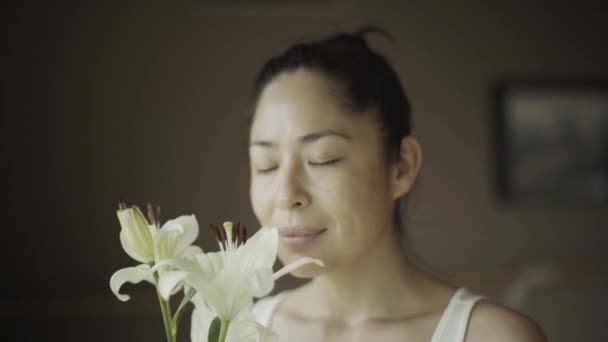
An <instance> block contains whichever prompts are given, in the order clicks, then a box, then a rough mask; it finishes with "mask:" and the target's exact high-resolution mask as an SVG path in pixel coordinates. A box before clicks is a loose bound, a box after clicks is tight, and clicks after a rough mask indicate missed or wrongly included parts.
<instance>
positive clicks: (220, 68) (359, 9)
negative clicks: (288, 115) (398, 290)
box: [0, 0, 608, 341]
mask: <svg viewBox="0 0 608 342" xmlns="http://www.w3.org/2000/svg"><path fill="white" fill-rule="evenodd" d="M598 3H599V2H598ZM2 12H3V13H2V17H3V18H4V19H3V26H4V29H3V32H2V35H3V38H4V39H3V42H4V43H3V44H2V45H3V48H2V51H3V61H4V62H3V67H4V68H3V72H2V78H1V79H2V102H1V106H2V109H1V113H2V116H1V117H2V125H1V127H2V134H0V137H1V138H0V139H2V145H1V146H2V151H1V152H2V154H1V156H2V168H1V169H2V179H3V180H4V182H3V183H4V189H5V190H3V193H4V199H5V201H4V202H5V203H4V204H3V208H2V218H3V219H4V224H5V227H4V233H3V234H1V235H0V236H1V240H0V241H1V245H2V248H0V253H2V254H1V260H2V261H3V267H2V274H3V276H2V283H1V284H2V285H1V287H0V289H1V290H2V296H1V298H0V315H1V317H2V323H3V325H4V326H5V328H6V329H5V330H4V331H6V332H7V333H10V332H11V331H12V332H16V333H18V336H20V338H19V339H20V340H22V341H30V340H31V341H35V340H43V341H46V340H48V341H51V340H56V339H57V340H62V341H72V340H74V341H78V340H87V341H111V340H116V341H127V340H143V339H146V340H147V341H162V340H163V331H162V322H161V320H160V312H159V310H158V307H157V303H156V302H155V301H156V299H155V295H154V292H153V291H152V287H151V286H149V285H144V284H140V285H137V286H127V287H126V288H125V292H128V293H130V294H132V300H131V301H130V302H127V303H122V302H119V301H118V300H117V299H116V298H115V297H114V296H113V295H112V293H111V292H110V289H109V285H108V283H109V277H110V275H111V274H112V273H113V272H114V271H115V270H117V269H119V268H122V267H126V266H131V265H135V264H136V262H135V261H133V260H131V259H129V257H128V256H127V255H126V254H125V253H124V252H123V251H122V249H121V246H120V242H119V239H118V233H119V229H120V227H119V224H118V221H117V219H116V216H115V210H116V206H117V205H116V204H117V201H118V200H119V199H128V200H130V201H131V202H134V203H136V204H140V205H143V204H144V203H145V202H148V201H153V202H156V203H159V204H161V205H162V208H163V218H164V219H163V220H166V219H168V218H173V217H175V216H178V215H181V214H189V213H194V214H195V215H196V216H197V218H198V220H199V222H200V224H201V226H202V227H203V229H202V230H201V234H200V237H199V240H198V243H199V244H200V245H201V246H202V247H203V248H204V249H205V250H213V249H215V245H214V244H213V243H211V239H210V237H209V235H208V234H207V231H206V230H205V229H204V227H206V226H207V224H208V223H219V222H223V221H225V220H235V221H236V220H238V221H241V222H244V223H245V224H246V225H248V226H249V227H251V228H256V227H257V223H256V221H255V218H254V216H253V214H252V211H251V209H250V205H249V197H248V172H249V171H248V165H247V158H246V156H247V154H246V149H245V148H244V145H243V142H244V141H245V135H244V132H245V131H244V129H243V113H244V111H245V109H246V107H247V104H248V103H247V99H248V95H249V91H250V89H251V86H252V82H253V78H254V76H255V73H256V72H257V70H258V68H259V67H260V66H261V64H262V63H263V62H264V61H265V60H266V58H268V57H269V56H271V55H272V54H274V53H277V52H279V51H281V50H282V49H283V48H285V47H286V46H287V45H289V44H290V43H292V42H294V41H296V40H298V39H301V38H306V37H319V36H323V35H325V34H327V33H331V32H335V31H337V30H351V29H353V28H356V27H358V26H360V25H363V24H376V25H379V26H381V27H384V28H385V29H387V30H388V31H390V32H391V33H392V34H393V35H394V37H395V43H392V44H391V43H389V42H387V41H385V40H383V39H382V38H375V39H372V45H373V46H375V47H376V48H377V49H378V50H380V51H381V52H382V53H384V54H385V55H386V56H387V58H388V59H389V60H390V61H391V62H392V63H393V65H394V66H395V68H396V69H397V71H398V73H399V74H400V76H401V78H402V80H403V83H404V87H405V89H406V92H407V93H408V95H409V97H410V99H411V102H412V104H413V107H414V124H415V132H416V136H417V137H418V138H419V139H420V141H421V143H422V147H423V151H424V153H425V156H424V166H423V169H422V175H421V178H420V182H419V184H418V187H417V189H416V190H415V192H414V194H413V197H412V205H411V206H410V208H409V210H408V212H407V221H408V232H407V245H408V246H409V247H408V248H410V250H411V251H412V253H414V254H415V255H417V257H418V258H419V259H420V260H422V261H423V263H424V264H425V265H426V267H429V268H430V269H432V270H433V271H434V272H436V273H437V274H439V275H440V276H442V277H445V278H448V279H451V280H452V281H454V282H457V283H460V284H464V285H467V286H469V287H471V288H473V289H474V290H476V291H480V292H482V293H485V294H487V295H488V296H490V297H491V298H493V299H495V300H497V301H502V302H505V301H506V299H505V298H506V297H505V293H506V291H507V289H508V288H509V286H511V285H512V284H513V279H514V278H515V277H516V275H517V274H519V273H518V272H520V270H522V269H525V268H526V267H528V266H529V265H538V264H540V265H547V264H549V265H558V267H560V269H565V270H566V271H565V274H568V275H569V276H568V277H566V278H568V279H569V280H568V283H567V284H568V285H567V286H565V285H557V286H554V285H553V283H551V284H550V285H548V287H549V288H558V289H559V291H570V292H567V294H568V295H571V296H574V297H573V298H574V299H572V303H574V304H570V305H571V306H569V307H567V308H566V309H564V310H563V311H564V312H565V313H564V315H562V316H559V315H558V316H555V315H554V314H553V313H554V312H555V311H556V310H553V309H551V308H549V307H547V306H544V305H540V304H538V305H537V309H534V310H536V311H534V310H533V309H530V311H529V312H528V313H529V314H530V315H533V316H535V318H536V319H538V320H539V321H541V323H543V325H544V327H545V329H546V330H547V331H548V333H549V331H550V334H551V336H555V337H556V339H552V340H555V341H561V340H564V341H565V340H568V339H570V340H577V339H582V338H586V339H587V340H597V341H599V339H597V338H600V337H601V338H603V337H605V335H601V334H605V332H601V331H599V330H597V331H595V330H593V329H595V327H599V326H600V325H601V316H597V315H595V311H593V310H596V309H597V310H599V307H597V308H596V307H595V306H593V305H594V304H590V305H592V307H591V308H590V309H589V308H587V307H585V306H584V305H586V304H585V303H587V302H586V301H588V302H589V303H592V302H593V303H598V302H601V303H606V301H607V298H606V294H605V293H606V292H605V291H603V290H605V289H606V286H607V285H606V278H607V277H608V275H607V272H606V270H607V269H608V267H606V265H607V262H608V252H607V250H608V249H607V248H606V247H607V245H608V233H607V231H606V228H607V227H608V209H607V207H606V206H593V207H589V206H585V205H583V204H581V205H576V204H575V205H570V206H566V207H564V206H562V207H529V206H526V205H525V204H518V203H505V202H502V201H500V199H499V198H498V196H497V195H496V180H495V174H496V170H495V165H494V163H493V161H494V160H495V158H494V157H495V155H494V153H495V148H494V145H493V141H494V140H493V130H492V120H493V118H494V113H493V108H492V103H491V96H490V91H489V90H490V88H491V85H492V84H494V83H495V82H497V81H500V80H501V79H504V78H511V77H518V78H528V77H530V78H535V79H538V78H543V77H552V78H556V77H557V78H579V77H583V78H585V77H592V78H596V79H597V78H600V79H601V78H607V77H608V44H607V43H606V36H607V35H606V34H607V32H608V25H607V24H606V22H607V21H606V17H605V13H606V11H605V8H600V6H598V5H596V4H594V3H592V2H577V3H576V5H574V2H572V3H567V2H555V1H537V2H534V4H529V2H524V1H515V2H508V3H507V2H502V1H491V2H487V3H484V4H481V3H479V2H474V1H459V2H449V1H435V2H428V1H407V2H390V1H371V0H370V1H363V0H361V1H352V2H346V1H314V2H304V1H286V2H285V1H226V2H220V1H198V2H197V1H89V2H77V1H71V2H70V1H52V2H51V1H30V2H21V3H19V5H15V4H13V6H12V7H5V8H4V9H3V11H2ZM560 279H562V278H560ZM295 284H297V282H296V281H294V280H293V279H286V280H284V281H282V282H281V283H280V284H279V286H278V289H282V288H286V287H290V286H294V285H295ZM581 284H583V285H581ZM551 286H553V287H551ZM564 289H565V290H564ZM580 289H583V290H580ZM589 289H592V291H590V290H589ZM579 290H580V292H585V293H594V294H595V293H597V294H598V296H600V298H597V297H593V298H587V297H585V298H587V299H585V298H583V299H581V298H579V297H576V295H577V294H578V293H579V292H577V291H579ZM600 290H601V291H600ZM593 291H597V292H593ZM548 293H549V294H548V295H547V294H546V293H545V292H543V294H542V295H541V298H545V297H546V298H549V299H546V300H547V301H549V302H554V301H553V300H552V299H550V298H553V297H551V295H552V294H556V293H559V292H555V291H554V292H548ZM542 296H545V297H542ZM547 296H548V297H547ZM556 296H557V297H558V298H564V297H567V296H563V295H556ZM568 298H570V297H568ZM543 300H545V299H543ZM602 301H603V302H602ZM539 303H541V302H539ZM572 305H574V306H572ZM522 310H523V309H522ZM597 312H599V311H597ZM548 314H553V316H551V315H549V316H550V317H549V318H547V317H548V316H547V315H548ZM542 315H545V316H542ZM568 315H569V316H568ZM587 316H589V317H591V318H585V317H587ZM187 320H188V319H186V320H185V321H187ZM566 323H568V324H566ZM183 328H184V329H185V330H184V331H183V332H184V337H186V338H184V339H182V340H186V339H187V327H183ZM560 329H561V330H560ZM568 334H570V335H568ZM560 338H561V339H560Z"/></svg>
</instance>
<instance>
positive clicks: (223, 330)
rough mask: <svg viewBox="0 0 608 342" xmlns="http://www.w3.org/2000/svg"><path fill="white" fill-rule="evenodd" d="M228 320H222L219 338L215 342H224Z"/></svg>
mask: <svg viewBox="0 0 608 342" xmlns="http://www.w3.org/2000/svg"><path fill="white" fill-rule="evenodd" d="M229 323H230V321H229V320H222V321H221V325H220V337H219V338H218V339H217V342H224V341H225V340H226V333H227V332H228V324H229Z"/></svg>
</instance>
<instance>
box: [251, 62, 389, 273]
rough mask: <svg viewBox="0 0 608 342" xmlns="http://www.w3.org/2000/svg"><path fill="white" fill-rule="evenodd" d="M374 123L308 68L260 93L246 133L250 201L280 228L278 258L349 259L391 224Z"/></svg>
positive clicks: (329, 264)
mask: <svg viewBox="0 0 608 342" xmlns="http://www.w3.org/2000/svg"><path fill="white" fill-rule="evenodd" d="M381 141H382V140H381V133H380V130H379V126H378V124H376V123H375V121H373V120H372V119H371V118H370V116H369V115H365V114H363V115H356V114H355V115H353V114H352V113H350V112H348V111H347V110H346V109H345V107H344V106H343V105H341V104H340V102H339V101H338V100H337V99H336V95H335V92H332V89H331V86H330V83H329V82H327V81H325V80H324V79H323V78H322V77H321V76H319V74H317V73H315V72H311V71H306V70H298V71H295V72H292V73H283V74H281V75H279V76H278V77H277V78H275V79H274V80H273V81H271V82H270V83H269V84H268V85H267V86H266V88H265V89H264V91H263V93H262V94H261V97H260V100H259V102H258V106H257V108H256V112H255V117H254V120H253V123H252V128H251V135H250V147H249V154H250V166H251V189H250V195H251V202H252V205H253V210H254V212H255V215H256V216H257V218H258V220H259V221H260V223H261V224H262V225H263V226H273V227H277V228H278V229H279V234H280V242H279V258H280V259H281V261H282V262H283V263H289V262H291V261H293V260H295V259H298V258H300V257H303V256H308V257H314V258H319V259H321V260H323V261H324V263H325V264H326V267H325V269H320V268H317V267H316V266H307V267H302V268H300V269H298V270H296V271H295V272H294V275H296V276H301V277H310V276H314V275H316V274H319V273H321V272H323V271H324V270H331V269H332V268H336V267H340V265H347V264H351V263H353V262H355V261H356V259H357V258H358V257H360V256H361V255H363V254H365V253H366V251H368V250H369V249H370V248H372V247H373V246H374V242H375V241H377V239H378V237H379V236H380V235H381V234H383V233H386V232H387V231H392V221H391V220H392V212H393V207H394V204H395V196H393V195H392V193H393V192H394V191H392V189H391V185H390V181H389V177H388V174H389V173H388V169H387V165H386V163H385V159H384V157H383V156H384V154H383V151H382V143H381Z"/></svg>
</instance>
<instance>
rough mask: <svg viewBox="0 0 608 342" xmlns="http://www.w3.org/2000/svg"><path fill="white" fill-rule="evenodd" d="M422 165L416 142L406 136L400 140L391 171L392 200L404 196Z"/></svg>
mask: <svg viewBox="0 0 608 342" xmlns="http://www.w3.org/2000/svg"><path fill="white" fill-rule="evenodd" d="M421 165H422V149H421V148H420V144H419V143H418V141H417V140H416V139H415V138H414V137H412V136H407V137H404V138H403V139H402V140H401V146H400V149H399V156H398V159H397V160H396V161H395V163H394V164H393V166H392V169H391V191H392V195H393V199H398V198H400V197H402V196H404V195H406V194H407V193H408V192H409V191H410V190H411V189H412V187H413V185H414V183H415V182H416V177H417V176H418V171H419V170H420V166H421Z"/></svg>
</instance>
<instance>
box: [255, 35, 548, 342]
mask: <svg viewBox="0 0 608 342" xmlns="http://www.w3.org/2000/svg"><path fill="white" fill-rule="evenodd" d="M369 31H378V30H362V31H359V32H358V33H355V34H339V35H336V36H332V37H329V38H327V39H324V40H321V41H314V42H309V43H304V44H297V45H294V46H292V47H290V48H289V49H287V51H285V52H284V53H283V54H281V55H278V56H276V57H274V58H272V59H271V60H270V61H268V62H267V64H266V65H265V66H264V67H263V69H262V70H261V71H260V73H259V75H258V78H257V80H256V83H255V89H254V99H253V108H252V111H251V126H250V147H249V151H250V163H251V201H252V203H253V209H254V212H255V215H256V217H257V218H258V220H259V221H260V224H261V225H263V226H275V227H278V229H279V232H280V247H279V258H280V259H281V261H282V262H283V263H288V262H290V261H292V260H295V259H297V258H300V257H303V256H308V257H313V258H318V259H321V260H322V261H323V262H324V263H325V267H318V266H315V265H310V266H305V267H302V268H299V269H297V271H295V272H294V275H295V276H296V277H305V278H312V280H311V281H310V282H308V283H307V284H306V285H304V286H302V287H300V288H297V289H295V290H291V291H286V292H283V293H281V294H279V295H277V296H274V297H270V298H266V299H264V300H262V301H260V302H258V303H257V304H256V306H255V309H254V312H255V313H256V314H257V317H258V319H259V320H260V321H261V322H262V323H264V324H266V325H269V326H270V327H271V328H272V329H273V330H274V331H276V332H277V333H278V334H279V336H281V337H282V339H283V340H285V341H290V342H297V341H432V342H448V341H449V342H461V341H466V342H475V341H545V338H544V337H543V334H542V332H541V331H540V329H539V328H538V327H537V326H536V325H535V324H534V323H533V322H531V321H530V320H528V319H527V318H525V317H524V316H522V315H520V314H518V313H516V312H513V311H510V310H508V309H506V308H503V307H500V306H497V305H494V304H490V303H488V302H486V301H480V299H481V297H478V296H474V295H472V294H470V293H469V292H467V291H466V290H464V289H455V288H453V287H451V286H450V285H448V284H445V283H443V282H441V281H439V280H437V279H434V278H433V277H431V276H429V275H428V274H426V273H424V272H423V271H421V270H420V269H419V268H417V267H416V266H415V265H414V264H413V263H411V262H410V261H409V260H408V258H407V257H406V254H405V253H404V251H403V250H402V247H401V243H400V233H399V229H400V228H399V215H398V207H399V202H400V201H403V200H404V199H405V198H407V195H408V193H409V192H410V190H411V189H412V187H413V185H414V184H415V181H416V176H417V175H418V171H419V170H420V166H421V163H422V152H421V148H420V145H419V143H418V142H417V140H416V139H415V138H414V137H412V136H411V128H410V106H409V102H408V100H407V98H406V96H405V94H404V92H403V89H402V87H401V85H400V83H399V80H398V77H397V75H396V74H395V72H394V71H393V70H392V68H391V67H390V66H389V65H388V64H387V62H386V61H385V59H384V58H383V57H382V56H380V55H378V54H377V53H375V52H374V51H372V50H371V49H370V48H369V47H368V45H367V43H366V41H365V37H364V36H365V34H366V33H369Z"/></svg>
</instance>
